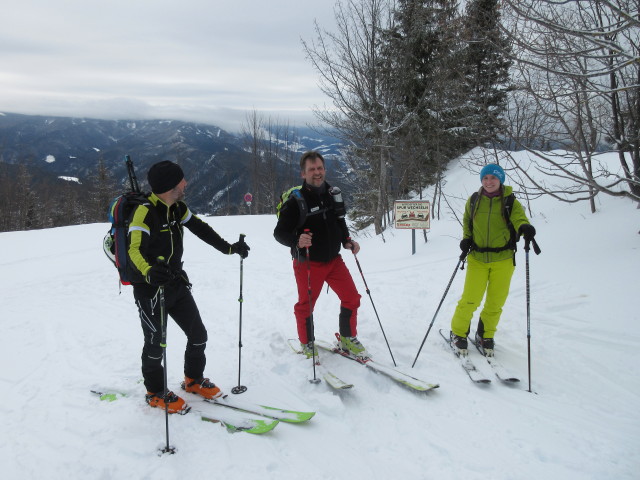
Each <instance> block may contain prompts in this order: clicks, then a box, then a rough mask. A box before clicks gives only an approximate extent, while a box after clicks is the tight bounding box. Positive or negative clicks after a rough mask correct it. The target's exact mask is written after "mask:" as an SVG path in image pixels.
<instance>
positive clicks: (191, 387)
mask: <svg viewBox="0 0 640 480" xmlns="http://www.w3.org/2000/svg"><path fill="white" fill-rule="evenodd" d="M182 388H183V389H184V390H185V391H187V392H190V393H195V394H197V395H200V396H203V397H204V398H208V399H209V400H213V399H214V398H218V397H221V396H222V391H221V390H220V389H219V388H218V387H216V386H215V384H214V383H213V382H210V381H209V379H208V378H201V379H200V380H194V379H193V378H189V377H184V382H183V383H182Z"/></svg>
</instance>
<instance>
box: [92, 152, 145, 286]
mask: <svg viewBox="0 0 640 480" xmlns="http://www.w3.org/2000/svg"><path fill="white" fill-rule="evenodd" d="M125 161H126V162H127V170H128V173H129V181H130V183H131V191H129V192H126V193H123V194H122V195H119V196H118V197H116V198H115V199H114V200H113V202H111V205H110V206H109V211H108V213H107V218H108V219H109V223H111V228H110V229H109V231H108V232H107V234H106V235H105V236H104V239H103V241H102V249H103V250H104V253H105V254H106V255H107V258H108V259H109V260H111V262H112V263H113V264H114V265H115V267H116V268H117V269H118V274H119V276H120V283H121V284H122V285H131V280H132V279H133V275H134V270H133V269H132V267H131V265H130V260H129V255H128V250H129V223H130V221H131V215H132V213H133V210H134V209H135V208H136V207H137V206H138V205H143V204H148V203H149V200H148V198H147V197H148V194H145V193H142V192H140V188H139V187H138V180H137V179H136V175H135V171H134V169H133V162H132V161H131V158H130V157H129V155H126V156H125Z"/></svg>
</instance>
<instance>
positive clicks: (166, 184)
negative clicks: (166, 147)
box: [147, 160, 184, 194]
mask: <svg viewBox="0 0 640 480" xmlns="http://www.w3.org/2000/svg"><path fill="white" fill-rule="evenodd" d="M183 178H184V173H183V172H182V169H181V168H180V165H178V164H177V163H173V162H170V161H169V160H165V161H163V162H158V163H156V164H154V165H152V166H151V168H150V169H149V173H148V174H147V180H148V181H149V185H150V186H151V191H152V192H153V193H155V194H158V193H165V192H168V191H169V190H171V189H173V188H175V187H176V186H177V185H178V184H179V183H180V182H181V181H182V179H183Z"/></svg>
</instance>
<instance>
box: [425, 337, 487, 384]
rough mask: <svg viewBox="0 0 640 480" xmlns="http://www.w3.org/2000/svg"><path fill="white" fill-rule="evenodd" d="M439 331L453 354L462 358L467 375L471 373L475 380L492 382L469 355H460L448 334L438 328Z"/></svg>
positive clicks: (461, 361)
mask: <svg viewBox="0 0 640 480" xmlns="http://www.w3.org/2000/svg"><path fill="white" fill-rule="evenodd" d="M438 331H439V332H440V335H441V336H442V338H444V340H445V342H447V345H448V346H449V348H450V349H451V351H452V352H453V354H454V355H455V356H456V358H457V359H458V360H460V365H462V368H464V371H465V372H467V375H469V378H470V379H471V380H472V381H473V382H475V383H491V380H490V379H488V378H486V377H485V376H484V375H482V373H481V372H480V370H478V369H477V368H476V366H475V365H474V364H473V362H472V361H471V359H470V358H469V356H468V355H464V356H463V355H460V354H459V353H458V351H457V350H456V349H455V347H454V346H453V345H451V340H450V339H449V337H448V336H446V335H445V334H444V333H443V332H442V330H438Z"/></svg>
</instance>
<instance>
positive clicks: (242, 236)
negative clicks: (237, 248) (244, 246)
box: [239, 233, 246, 243]
mask: <svg viewBox="0 0 640 480" xmlns="http://www.w3.org/2000/svg"><path fill="white" fill-rule="evenodd" d="M244 237H246V235H245V234H244V233H241V234H240V240H239V242H240V243H244Z"/></svg>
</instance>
